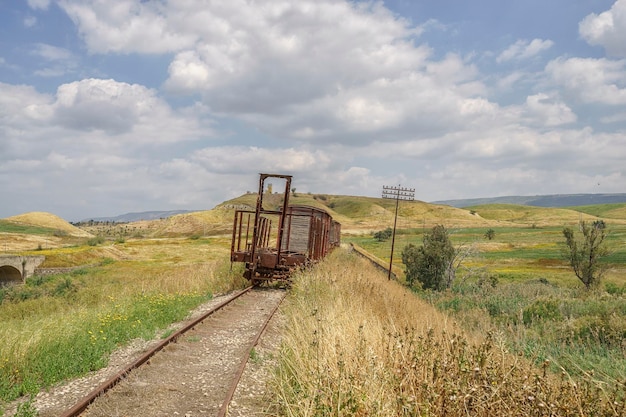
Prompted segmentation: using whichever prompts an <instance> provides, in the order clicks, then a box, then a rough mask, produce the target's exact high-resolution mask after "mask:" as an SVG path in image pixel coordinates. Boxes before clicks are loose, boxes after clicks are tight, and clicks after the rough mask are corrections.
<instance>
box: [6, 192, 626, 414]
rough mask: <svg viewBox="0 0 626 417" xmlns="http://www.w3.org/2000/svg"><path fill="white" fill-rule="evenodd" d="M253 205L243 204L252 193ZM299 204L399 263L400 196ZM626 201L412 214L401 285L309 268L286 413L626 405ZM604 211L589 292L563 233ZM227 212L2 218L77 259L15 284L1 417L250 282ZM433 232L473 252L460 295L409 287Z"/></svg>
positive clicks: (15, 235)
mask: <svg viewBox="0 0 626 417" xmlns="http://www.w3.org/2000/svg"><path fill="white" fill-rule="evenodd" d="M243 198H244V200H245V201H243V200H242V201H241V202H238V201H237V200H234V201H233V202H228V203H229V204H231V203H232V204H231V205H237V204H239V203H241V204H244V203H246V204H248V200H250V198H251V197H250V196H249V195H246V196H244V197H243ZM296 199H297V200H298V201H297V202H298V203H304V204H311V205H317V206H319V207H322V208H326V209H328V210H329V211H330V212H331V214H333V216H334V217H335V218H338V219H340V220H341V221H342V224H343V226H344V227H343V230H344V235H343V236H342V240H343V242H344V243H345V244H349V243H353V244H355V245H358V246H359V247H361V248H363V249H364V250H366V251H367V252H368V253H369V254H371V255H372V256H374V257H376V258H378V259H379V260H380V262H381V264H382V265H384V266H385V267H386V266H387V265H388V264H389V256H390V249H391V242H390V241H389V240H388V241H385V242H378V241H377V240H375V239H374V238H373V233H374V232H376V231H377V230H381V229H383V228H386V227H388V226H389V225H391V224H393V214H392V213H393V208H394V205H393V202H392V201H381V200H380V199H371V198H348V197H341V196H323V195H299V196H298V197H297V198H296ZM625 206H626V205H609V206H607V205H604V206H589V207H582V208H578V209H579V211H573V210H562V209H538V208H528V207H522V206H506V205H493V206H485V207H476V208H472V209H467V210H459V209H454V208H450V207H442V206H430V205H428V204H425V203H419V202H416V203H415V204H411V205H406V206H401V209H400V216H401V217H400V219H399V222H398V231H397V235H396V239H395V253H394V258H393V260H394V262H393V264H394V273H395V274H396V275H397V277H398V279H397V281H396V280H391V281H388V280H387V279H386V274H384V273H382V272H381V271H379V270H377V269H375V268H373V267H372V266H371V264H370V263H368V262H366V261H365V260H363V259H360V258H358V257H357V256H356V255H354V254H353V253H349V251H347V250H344V249H341V250H338V251H336V252H335V253H333V255H332V256H331V258H330V259H328V260H327V261H324V262H323V263H322V264H320V265H319V266H318V267H315V268H313V269H310V270H306V271H304V272H303V273H302V274H299V275H298V277H297V278H296V280H295V285H294V287H293V291H292V295H291V296H290V297H289V304H288V307H287V308H286V309H285V313H286V317H287V320H288V323H289V324H288V325H287V326H286V329H285V330H286V339H285V340H286V342H285V343H284V345H283V347H282V352H281V353H280V358H281V363H280V366H279V368H278V369H277V371H276V372H277V373H276V379H275V381H274V387H275V388H276V390H277V391H276V392H278V393H279V395H278V396H277V397H276V398H275V401H273V400H272V401H273V402H271V404H272V407H273V410H274V411H273V412H274V413H275V414H276V415H294V416H295V415H303V416H305V415H306V416H311V415H320V416H321V415H381V416H382V415H391V416H393V415H416V414H417V415H466V414H467V413H470V414H472V415H550V413H551V412H552V413H553V414H554V413H556V414H559V413H560V414H574V415H590V414H594V413H595V414H598V415H620V413H622V414H623V413H624V412H625V411H624V410H625V409H624V381H626V359H625V358H626V278H625V277H626V222H625V221H624V218H625V217H626V215H625V214H624V207H625ZM585 216H587V217H585ZM593 216H605V217H603V218H604V219H606V221H607V224H608V225H609V229H610V234H609V238H608V244H609V246H610V247H611V249H612V253H611V255H610V256H609V257H608V258H607V259H606V262H607V265H608V266H609V267H610V270H609V272H608V273H607V275H606V277H605V279H604V280H603V283H602V285H601V286H600V288H598V289H597V290H595V291H591V292H590V291H586V290H584V288H583V286H582V284H581V283H580V282H579V281H578V279H577V278H576V277H575V275H574V273H573V272H572V270H571V268H570V267H569V266H568V265H567V263H566V262H565V261H564V260H563V258H562V247H563V236H562V229H563V227H564V226H566V225H567V226H570V227H571V226H575V224H576V222H577V221H578V220H579V219H580V218H585V219H593V218H595V217H593ZM44 217H45V216H44ZM40 218H41V216H40ZM230 219H232V210H231V211H228V210H227V209H226V208H223V207H222V208H218V209H217V210H216V211H210V212H202V213H196V214H190V215H186V216H175V217H173V218H171V219H162V220H159V221H156V222H153V223H146V224H142V225H138V226H137V229H133V228H132V227H135V226H129V228H127V226H120V227H123V228H124V229H123V230H124V233H121V232H120V229H119V227H116V228H110V233H109V235H108V236H103V235H102V234H100V235H98V236H95V237H94V236H92V235H89V234H87V236H91V237H80V235H78V236H77V235H76V234H75V230H73V229H72V227H71V226H70V225H69V224H67V225H63V224H61V223H59V222H57V221H52V222H48V223H46V226H45V227H44V226H38V225H37V224H36V223H37V222H34V223H35V224H30V225H29V224H24V223H20V224H15V223H14V222H5V221H0V233H4V234H3V236H7V238H6V239H9V240H12V241H14V242H17V243H15V245H16V246H15V249H13V251H14V253H19V254H25V255H28V254H33V255H45V256H46V261H45V264H44V265H43V266H44V267H48V268H53V267H74V269H73V270H72V271H71V272H64V273H60V274H55V275H50V276H47V275H43V276H37V275H36V276H34V277H31V278H29V279H28V280H27V281H26V283H25V284H24V285H19V286H11V287H2V288H0V323H1V326H0V415H2V408H3V406H2V404H5V403H6V402H8V401H12V400H14V399H16V398H18V397H20V396H28V395H33V394H36V393H37V392H39V391H40V390H41V389H45V388H46V387H49V386H52V385H54V384H57V383H61V382H63V381H66V380H68V379H71V378H74V377H77V376H80V375H84V374H85V373H88V372H90V371H93V370H96V369H99V368H100V367H103V366H105V365H106V363H107V360H108V359H107V358H108V357H109V355H110V353H111V352H113V351H114V350H116V349H118V348H119V347H122V346H125V345H126V344H128V343H130V342H131V341H132V340H134V339H138V338H139V339H145V340H147V339H151V338H155V337H157V338H158V337H162V335H164V334H166V332H167V330H166V329H167V327H168V326H169V325H170V324H172V323H173V322H176V321H179V320H182V319H183V318H185V317H186V316H187V315H188V314H189V311H190V310H192V309H193V308H194V307H196V306H198V305H199V304H201V303H203V302H205V301H206V300H208V299H210V298H211V297H212V296H213V295H214V294H216V293H221V292H225V291H229V290H232V289H234V288H240V287H241V286H243V285H245V282H244V281H243V279H242V278H241V272H242V271H241V270H240V269H239V268H235V269H234V270H231V266H230V263H229V262H228V252H229V248H230V239H229V238H228V237H224V234H227V233H228V230H230V228H231V227H232V226H231V223H230ZM436 224H443V225H445V226H446V227H447V228H448V230H449V232H450V237H451V240H452V242H453V244H454V245H455V246H456V247H458V248H463V250H467V251H468V254H469V256H468V257H467V258H466V259H465V261H464V263H463V265H462V267H461V268H460V269H459V271H458V273H457V279H456V280H455V282H454V285H453V286H452V288H451V289H449V290H447V291H442V292H431V291H421V290H419V289H408V288H407V287H406V286H404V285H403V283H404V281H403V272H402V271H403V265H402V262H401V252H402V248H403V247H404V246H406V245H407V244H408V243H413V244H417V245H420V244H421V242H422V237H423V234H424V233H425V232H427V231H429V230H430V228H431V227H432V226H434V225H436ZM66 226H67V227H66ZM490 229H491V230H493V232H494V234H493V238H492V239H488V238H487V237H486V235H485V234H486V232H487V231H488V230H490ZM95 230H96V229H94V230H92V231H95ZM137 230H140V232H137ZM81 232H83V231H81ZM97 233H104V232H103V231H102V230H98V231H97ZM23 248H29V249H28V250H25V249H23ZM9 249H10V248H9ZM355 318H356V319H355ZM611 404H612V405H611ZM620 407H621V408H620ZM555 410H556V411H555Z"/></svg>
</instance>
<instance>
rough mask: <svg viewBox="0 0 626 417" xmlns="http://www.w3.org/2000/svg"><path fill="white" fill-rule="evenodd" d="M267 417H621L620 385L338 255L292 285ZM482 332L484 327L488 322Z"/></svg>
mask: <svg viewBox="0 0 626 417" xmlns="http://www.w3.org/2000/svg"><path fill="white" fill-rule="evenodd" d="M285 312H286V316H287V325H286V326H285V335H284V341H283V345H282V349H281V352H280V355H279V366H278V369H277V371H276V374H275V377H274V380H273V386H272V388H273V389H272V393H273V394H272V396H271V397H270V398H269V401H271V402H272V406H273V408H272V410H271V415H284V416H330V415H332V416H365V415H367V416H417V415H421V416H427V415H428V416H430V415H432V416H467V415H472V416H531V415H532V416H549V415H580V416H583V415H584V416H587V415H604V416H620V415H623V413H624V412H625V411H626V404H625V402H624V396H625V395H626V392H625V387H624V385H623V384H608V383H600V382H598V381H596V380H595V379H594V378H593V377H592V376H590V375H583V376H579V377H577V378H576V379H572V377H571V376H570V375H569V373H568V372H567V371H562V372H560V373H558V374H553V373H551V372H550V371H549V370H548V368H549V367H550V366H551V363H550V362H549V361H543V362H542V363H541V364H540V365H539V366H534V365H533V364H532V363H531V361H529V360H527V359H526V358H524V357H523V356H519V355H516V354H514V352H510V351H509V348H508V346H507V342H506V340H504V339H503V338H502V336H501V335H500V334H499V333H498V332H497V331H495V330H494V329H490V330H489V331H486V332H480V331H475V332H468V331H466V330H464V329H463V328H462V327H460V326H459V325H457V324H456V323H455V322H454V320H451V319H450V318H449V317H448V316H447V315H445V314H443V313H441V312H440V311H438V310H437V309H436V308H434V307H433V305H432V304H430V303H428V302H426V301H420V300H419V299H417V298H415V296H414V294H412V293H411V292H410V291H409V290H408V289H407V288H406V287H404V286H402V285H399V284H398V283H397V282H395V281H389V280H387V278H386V275H385V274H383V273H382V272H380V271H378V270H376V269H374V268H373V267H372V265H371V264H370V263H368V262H367V261H365V260H364V259H361V258H358V257H356V255H354V254H350V253H348V252H347V251H345V250H338V251H336V252H334V253H333V254H332V255H331V256H330V257H329V258H327V259H326V260H325V261H324V262H323V264H322V265H320V266H319V268H316V269H314V270H311V271H306V272H305V273H303V274H300V275H299V276H298V277H297V278H296V279H295V285H294V288H293V291H292V294H291V296H290V298H289V302H288V305H287V307H286V309H285ZM485 325H488V323H485Z"/></svg>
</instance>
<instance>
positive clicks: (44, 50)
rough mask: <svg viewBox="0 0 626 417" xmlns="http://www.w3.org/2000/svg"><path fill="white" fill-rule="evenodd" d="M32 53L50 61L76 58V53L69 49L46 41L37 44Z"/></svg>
mask: <svg viewBox="0 0 626 417" xmlns="http://www.w3.org/2000/svg"><path fill="white" fill-rule="evenodd" d="M32 53H33V54H34V55H37V56H40V57H42V58H44V59H46V60H48V61H65V60H69V59H73V58H74V55H73V54H72V52H71V51H69V50H68V49H65V48H60V47H58V46H54V45H48V44H46V43H37V44H35V48H34V49H33V51H32Z"/></svg>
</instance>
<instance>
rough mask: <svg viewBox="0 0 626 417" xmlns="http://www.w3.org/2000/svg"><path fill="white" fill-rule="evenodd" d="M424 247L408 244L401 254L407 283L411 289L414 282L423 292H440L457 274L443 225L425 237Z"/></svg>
mask: <svg viewBox="0 0 626 417" xmlns="http://www.w3.org/2000/svg"><path fill="white" fill-rule="evenodd" d="M423 243H424V244H423V246H421V247H417V246H415V245H413V244H411V243H410V244H408V245H407V246H406V247H405V248H404V249H403V250H402V263H403V264H404V265H405V266H406V271H405V274H406V279H407V282H408V284H409V285H410V286H414V285H415V284H416V281H417V282H419V283H420V284H421V286H422V288H424V289H433V290H438V291H439V290H443V289H445V288H449V287H450V286H451V285H452V281H453V280H454V277H455V271H456V263H455V259H456V251H455V249H454V247H453V246H452V242H450V238H449V237H448V231H447V230H446V228H445V227H444V226H442V225H439V226H435V227H433V228H432V230H431V231H430V233H428V234H425V235H424V239H423Z"/></svg>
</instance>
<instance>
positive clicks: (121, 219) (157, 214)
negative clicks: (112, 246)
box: [79, 210, 199, 223]
mask: <svg viewBox="0 0 626 417" xmlns="http://www.w3.org/2000/svg"><path fill="white" fill-rule="evenodd" d="M194 211H199V210H168V211H143V212H140V213H126V214H120V215H119V216H115V217H93V218H89V219H85V220H81V221H80V222H79V223H85V222H88V221H90V220H93V221H95V222H116V223H130V222H138V221H140V220H157V219H167V218H168V217H172V216H175V215H177V214H184V213H192V212H194Z"/></svg>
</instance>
